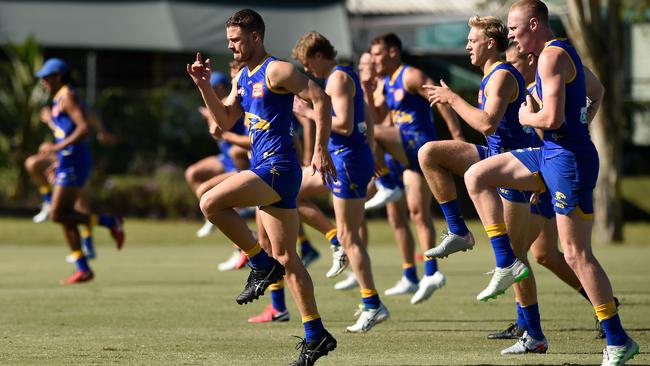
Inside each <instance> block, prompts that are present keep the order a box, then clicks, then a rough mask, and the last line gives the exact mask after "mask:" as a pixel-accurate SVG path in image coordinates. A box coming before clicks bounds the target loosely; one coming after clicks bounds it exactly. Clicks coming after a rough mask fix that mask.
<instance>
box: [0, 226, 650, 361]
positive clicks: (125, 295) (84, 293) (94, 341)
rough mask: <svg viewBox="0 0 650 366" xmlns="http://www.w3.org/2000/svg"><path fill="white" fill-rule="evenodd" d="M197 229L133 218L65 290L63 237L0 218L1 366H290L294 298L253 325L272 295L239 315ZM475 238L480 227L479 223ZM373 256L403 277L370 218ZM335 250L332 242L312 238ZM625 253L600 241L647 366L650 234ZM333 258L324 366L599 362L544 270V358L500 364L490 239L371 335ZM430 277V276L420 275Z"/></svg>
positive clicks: (384, 273)
mask: <svg viewBox="0 0 650 366" xmlns="http://www.w3.org/2000/svg"><path fill="white" fill-rule="evenodd" d="M199 225H200V223H199V222H169V221H164V222H158V221H136V220H131V221H128V222H127V235H128V236H127V243H126V246H125V248H124V250H123V252H120V253H118V252H116V251H115V250H114V248H113V247H112V244H111V242H110V239H109V237H108V234H107V232H106V231H105V230H101V229H98V230H97V235H96V242H97V247H98V251H99V258H98V259H97V260H96V261H94V262H92V265H93V268H94V271H95V273H96V279H95V281H94V282H92V283H90V284H85V285H76V286H70V287H62V286H60V285H58V280H59V279H60V278H62V277H64V276H65V275H68V274H70V271H71V266H70V265H69V264H66V263H65V262H64V261H63V259H64V256H65V255H66V254H67V251H66V250H65V248H64V245H63V238H62V234H61V231H60V229H59V228H58V227H57V226H55V225H53V224H49V223H48V224H42V225H35V224H32V223H31V222H29V221H28V220H23V219H20V220H19V219H7V218H2V220H1V221H0V364H1V365H27V364H29V365H67V364H83V365H126V364H135V365H161V364H165V365H262V364H264V365H286V364H287V363H288V362H289V361H291V360H293V358H294V357H295V356H296V355H297V351H296V350H294V348H293V345H294V343H295V338H292V337H291V335H302V326H301V324H300V321H299V316H298V313H297V311H296V309H295V306H294V305H293V303H292V301H291V300H290V299H289V300H288V304H289V310H290V312H291V314H292V316H293V318H292V319H291V321H290V322H288V323H281V324H262V325H259V324H257V325H251V324H248V323H247V322H246V318H247V317H249V316H251V315H254V314H256V313H257V312H259V311H260V310H261V309H262V308H263V307H264V305H266V303H267V302H266V301H268V296H267V297H266V298H265V299H263V300H261V301H257V302H255V303H253V304H249V305H247V306H239V305H237V304H236V303H235V301H234V299H235V296H236V295H237V294H238V293H239V291H240V289H241V288H242V286H243V283H244V281H245V278H246V272H243V271H240V272H225V273H224V272H218V271H217V270H216V263H217V262H219V261H220V260H223V259H225V258H226V257H227V256H228V255H229V254H230V246H229V245H228V244H227V242H226V240H225V238H224V237H223V236H221V235H220V234H215V235H213V236H212V237H210V238H207V239H196V238H195V237H194V232H195V230H196V229H197V228H198V227H199ZM473 228H474V230H475V232H477V233H478V232H480V229H479V228H478V227H476V226H475V225H474V226H473ZM370 229H371V230H370V232H371V233H372V238H371V250H370V251H371V256H372V260H373V266H374V268H373V269H374V272H375V274H376V282H377V285H378V287H379V289H380V290H381V291H383V290H384V289H386V288H387V287H390V286H392V285H393V283H394V282H395V281H397V280H398V279H399V276H400V275H401V274H400V271H401V263H400V259H399V255H398V252H397V249H396V248H395V246H394V244H393V238H392V233H391V232H390V229H389V227H388V225H387V224H386V223H385V222H380V221H377V222H373V223H371V228H370ZM309 234H310V236H311V238H312V240H313V241H314V242H315V243H316V244H317V246H318V247H319V248H320V249H321V253H323V254H325V253H328V251H327V249H326V246H325V240H324V239H322V238H321V237H320V236H319V235H317V234H315V233H314V232H313V231H309ZM626 236H627V238H628V242H627V243H626V245H623V246H597V247H595V248H594V250H595V252H596V254H597V256H598V258H599V259H600V261H601V262H602V264H603V266H604V267H605V269H606V270H607V271H608V273H609V275H610V279H611V280H612V283H613V285H614V288H615V290H616V294H617V295H618V296H619V298H620V299H621V302H622V304H623V305H622V308H621V316H622V319H623V323H624V325H625V326H626V328H627V329H628V331H629V333H630V334H631V335H632V336H633V337H634V338H635V339H636V340H637V341H638V342H639V343H640V344H641V346H642V351H643V352H644V353H642V354H641V355H639V356H637V357H636V358H635V359H634V361H633V362H631V364H650V356H649V355H648V353H647V351H646V350H647V348H646V347H648V345H650V285H648V278H650V266H648V259H650V246H649V245H647V244H648V241H647V238H648V237H649V236H650V225H641V224H634V225H628V226H627V228H626ZM329 264H330V262H329V260H328V258H327V256H325V257H324V258H321V260H320V261H318V262H317V263H316V264H315V265H314V267H313V268H311V269H310V271H311V273H312V276H313V278H314V281H315V285H316V294H317V299H318V302H319V308H320V313H321V315H322V316H323V319H324V321H325V325H326V326H327V327H328V328H329V329H330V331H331V332H332V333H333V334H334V335H335V336H336V337H337V338H338V341H339V348H338V349H337V350H336V351H335V352H334V353H332V354H331V355H330V356H329V357H326V358H323V359H322V360H321V361H320V362H319V365H461V364H462V365H467V364H472V365H474V364H490V365H497V364H499V365H500V364H507V365H511V364H512V365H515V364H526V365H537V364H555V365H560V364H580V365H595V364H600V361H601V349H602V348H603V346H604V342H603V341H601V340H595V339H594V336H595V331H594V328H593V327H594V321H593V311H592V309H591V308H590V306H589V305H588V304H587V303H586V301H585V300H584V299H583V298H582V297H580V296H579V295H577V294H576V293H575V291H573V290H571V289H570V288H568V287H567V286H566V285H564V284H563V283H561V282H560V281H559V280H558V279H556V278H555V277H553V276H552V275H551V274H550V273H549V272H548V271H546V270H543V269H540V268H539V266H534V269H535V270H536V275H537V279H538V287H539V293H540V306H541V312H542V319H543V326H544V329H545V332H546V336H547V338H548V340H549V345H550V348H549V353H548V354H546V355H524V356H514V357H503V356H500V355H499V351H500V350H501V349H502V348H505V347H507V346H510V345H511V344H512V343H513V341H488V340H487V339H486V338H485V335H486V333H488V332H491V331H495V330H501V329H502V328H504V327H505V326H507V325H508V323H509V322H511V321H512V320H513V317H514V305H513V303H512V292H511V290H509V291H508V292H506V294H505V295H504V296H502V297H500V298H499V299H497V300H491V301H490V302H488V303H478V302H477V301H476V300H475V296H476V294H477V293H478V292H479V291H480V290H482V289H483V287H484V286H485V285H486V284H487V283H488V281H489V277H488V276H485V275H483V274H482V273H483V272H486V271H487V270H489V269H491V267H492V266H493V265H494V262H493V256H492V254H491V251H490V249H489V245H488V244H487V241H486V240H485V237H484V236H482V235H479V243H478V245H477V247H476V249H475V250H474V251H471V252H468V253H464V254H457V255H455V256H453V257H451V258H449V259H445V260H442V261H440V267H441V269H442V270H443V271H444V273H445V274H446V276H447V286H446V287H444V288H443V289H441V290H440V291H439V292H437V293H435V294H434V296H433V298H432V299H430V300H429V301H427V302H425V303H422V304H420V305H416V306H412V305H410V304H409V303H408V297H383V301H384V302H385V304H386V305H387V306H388V308H389V309H390V311H391V319H390V320H388V321H387V322H386V323H383V324H380V325H378V326H377V327H376V328H375V329H373V330H372V331H371V332H370V333H368V334H361V335H351V334H346V333H344V329H345V326H347V325H350V324H352V323H353V321H354V319H353V312H354V310H355V308H356V305H357V303H358V301H359V294H358V292H357V291H351V292H339V291H335V290H333V289H332V285H333V283H334V282H335V281H334V280H328V279H326V278H325V276H324V273H325V272H326V270H327V268H328V265H329ZM419 271H420V274H421V272H422V268H421V266H420V269H419Z"/></svg>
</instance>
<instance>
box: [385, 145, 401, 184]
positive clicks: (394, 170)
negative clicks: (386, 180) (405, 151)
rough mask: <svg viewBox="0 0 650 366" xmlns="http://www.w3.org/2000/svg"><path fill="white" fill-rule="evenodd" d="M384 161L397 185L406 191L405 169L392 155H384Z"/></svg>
mask: <svg viewBox="0 0 650 366" xmlns="http://www.w3.org/2000/svg"><path fill="white" fill-rule="evenodd" d="M384 160H385V161H386V166H387V167H388V175H390V176H391V178H392V179H393V180H394V181H395V182H396V183H397V186H398V187H400V188H401V189H404V167H403V166H402V164H400V163H399V161H397V160H396V159H393V156H392V155H391V154H388V153H386V154H384Z"/></svg>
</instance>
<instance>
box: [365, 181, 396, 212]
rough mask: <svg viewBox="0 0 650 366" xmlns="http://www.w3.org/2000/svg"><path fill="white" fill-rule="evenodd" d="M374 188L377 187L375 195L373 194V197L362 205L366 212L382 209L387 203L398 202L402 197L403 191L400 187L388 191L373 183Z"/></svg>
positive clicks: (379, 184)
mask: <svg viewBox="0 0 650 366" xmlns="http://www.w3.org/2000/svg"><path fill="white" fill-rule="evenodd" d="M375 186H376V187H377V193H375V195H374V196H372V198H371V199H369V200H368V201H366V203H365V204H364V208H365V209H366V210H374V209H376V208H382V207H384V206H386V204H387V203H389V202H395V201H399V200H400V199H401V198H402V196H403V195H404V191H402V189H401V188H400V187H395V189H390V188H386V187H384V186H383V185H381V183H379V182H375Z"/></svg>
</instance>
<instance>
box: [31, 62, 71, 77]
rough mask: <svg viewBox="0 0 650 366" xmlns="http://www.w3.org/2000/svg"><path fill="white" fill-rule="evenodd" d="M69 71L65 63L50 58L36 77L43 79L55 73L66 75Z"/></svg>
mask: <svg viewBox="0 0 650 366" xmlns="http://www.w3.org/2000/svg"><path fill="white" fill-rule="evenodd" d="M69 70H70V68H68V65H67V64H66V63H65V61H63V60H61V59H60V58H51V59H48V60H47V61H45V63H44V64H43V67H42V68H41V69H40V70H39V71H38V72H37V73H36V77H38V78H44V77H46V76H50V75H54V74H57V73H66V72H68V71H69Z"/></svg>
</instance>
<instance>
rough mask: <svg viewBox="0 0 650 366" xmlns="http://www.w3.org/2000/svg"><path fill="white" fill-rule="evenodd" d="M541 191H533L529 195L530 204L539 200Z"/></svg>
mask: <svg viewBox="0 0 650 366" xmlns="http://www.w3.org/2000/svg"><path fill="white" fill-rule="evenodd" d="M540 194H541V193H539V192H533V194H531V195H530V204H531V205H536V204H537V203H538V202H539V195H540Z"/></svg>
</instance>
